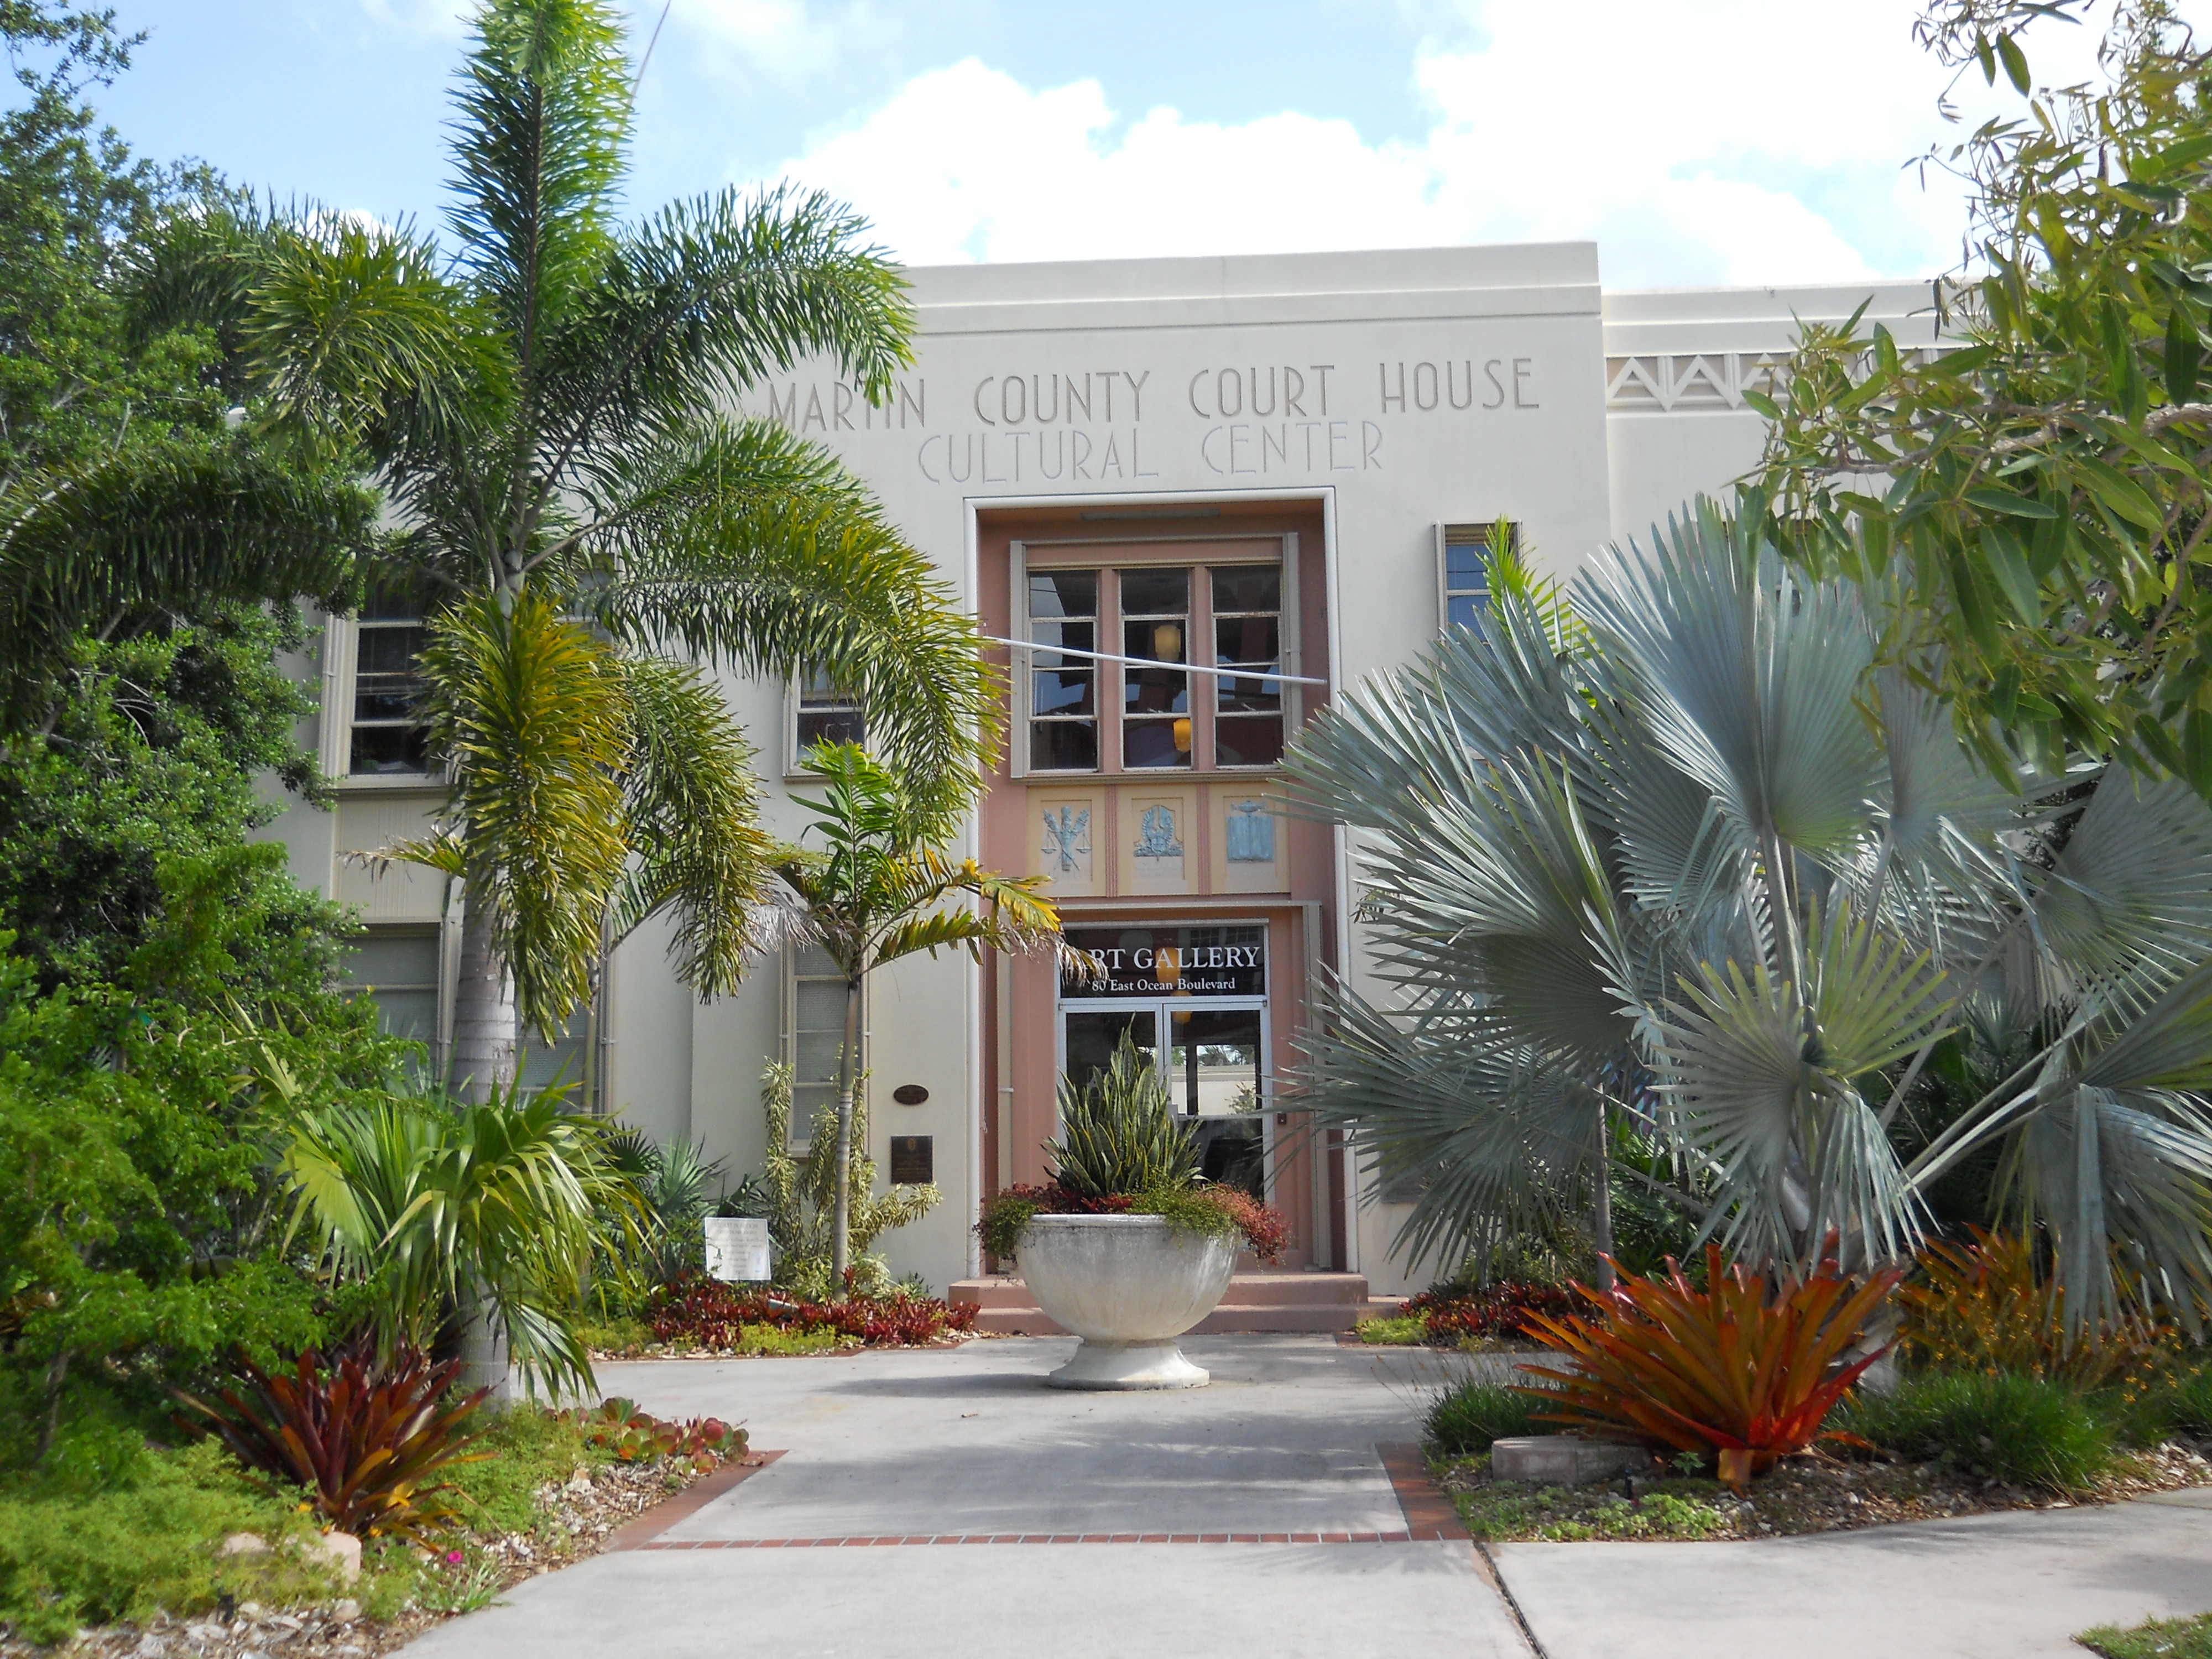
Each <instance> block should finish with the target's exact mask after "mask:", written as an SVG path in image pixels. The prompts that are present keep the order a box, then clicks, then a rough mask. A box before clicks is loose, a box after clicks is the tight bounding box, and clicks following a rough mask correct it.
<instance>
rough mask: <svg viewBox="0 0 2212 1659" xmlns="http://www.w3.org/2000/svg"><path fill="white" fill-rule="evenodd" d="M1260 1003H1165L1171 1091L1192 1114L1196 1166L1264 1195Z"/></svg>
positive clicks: (1227, 1184) (1186, 1113)
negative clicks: (1257, 1005)
mask: <svg viewBox="0 0 2212 1659" xmlns="http://www.w3.org/2000/svg"><path fill="white" fill-rule="evenodd" d="M1264 1012H1266V1011H1265V1010H1264V1009H1261V1008H1205V1007H1190V1006H1181V1005H1177V1004H1174V1003H1170V1005H1169V1006H1168V1009H1167V1018H1168V1032H1169V1036H1168V1051H1167V1055H1166V1067H1165V1069H1166V1072H1167V1076H1168V1092H1169V1095H1170V1097H1171V1098H1172V1099H1173V1100H1174V1101H1175V1103H1176V1111H1177V1112H1178V1113H1180V1114H1181V1115H1183V1116H1185V1117H1188V1118H1191V1119H1194V1120H1196V1121H1195V1122H1194V1124H1193V1126H1192V1127H1193V1129H1194V1133H1196V1135H1197V1137H1198V1147H1199V1173H1200V1174H1201V1175H1203V1176H1205V1177H1206V1179H1207V1180H1208V1181H1216V1182H1220V1183H1221V1184H1222V1185H1223V1186H1225V1187H1241V1188H1243V1189H1244V1190H1245V1191H1246V1192H1248V1193H1249V1194H1252V1196H1253V1197H1255V1198H1256V1199H1258V1200H1260V1201H1261V1203H1262V1204H1264V1203H1266V1202H1267V1120H1266V1118H1265V1116H1264V1115H1262V1114H1261V1110H1260V1081H1261V1060H1260V1056H1261V1016H1262V1015H1263V1014H1264Z"/></svg>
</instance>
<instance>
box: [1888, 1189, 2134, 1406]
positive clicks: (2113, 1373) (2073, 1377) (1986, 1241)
mask: <svg viewBox="0 0 2212 1659" xmlns="http://www.w3.org/2000/svg"><path fill="white" fill-rule="evenodd" d="M1897 1300H1898V1304H1899V1314H1900V1318H1899V1323H1898V1344H1899V1348H1900V1350H1901V1351H1902V1352H1904V1353H1905V1355H1906V1356H1908V1357H1909V1358H1911V1359H1912V1360H1914V1361H1916V1362H1917V1363H1918V1364H1924V1365H1928V1366H1930V1367H1933V1368H1936V1369H1939V1370H1967V1371H1978V1372H1981V1373H1983V1374H1984V1375H1985V1376H2032V1377H2035V1378H2037V1379H2038V1380H2039V1381H2045V1382H2051V1383H2063V1384H2065V1385H2066V1386H2068V1387H2069V1388H2074V1389H2097V1388H2101V1387H2103V1386H2105V1385H2106V1383H2112V1382H2114V1381H2117V1380H2118V1379H2120V1378H2121V1377H2123V1376H2126V1375H2127V1374H2128V1373H2129V1372H2130V1371H2146V1372H2147V1371H2148V1370H2149V1369H2150V1367H2151V1365H2152V1364H2153V1362H2154V1358H2155V1357H2156V1355H2157V1353H2158V1350H2159V1348H2160V1328H2159V1327H2158V1326H2157V1325H2156V1324H2155V1323H2154V1322H2152V1321H2150V1320H2148V1319H2144V1318H2142V1317H2140V1316H2135V1317H2124V1318H2121V1319H2118V1320H2116V1321H2113V1322H2111V1323H2109V1324H2107V1325H2106V1326H2105V1327H2104V1328H2101V1329H2098V1330H2093V1331H2085V1332H2081V1333H2080V1334H2069V1332H2068V1330H2067V1327H2066V1318H2065V1309H2064V1301H2065V1291H2064V1288H2063V1286H2061V1285H2057V1284H2056V1283H2053V1282H2052V1281H2051V1279H2050V1277H2049V1276H2048V1275H2047V1274H2046V1273H2043V1272H2041V1271H2039V1266H2038V1263H2037V1260H2036V1250H2035V1247H2034V1245H2033V1242H2032V1241H2030V1240H2028V1239H2027V1238H2023V1237H2020V1236H2018V1235H2016V1234H2007V1233H1998V1232H1991V1231H1989V1230H1988V1229H1987V1228H1984V1227H1976V1228H1973V1229H1972V1230H1971V1237H1970V1238H1968V1239H1967V1240H1966V1241H1965V1242H1954V1241H1951V1240H1944V1239H1938V1240H1936V1241H1934V1242H1932V1243H1929V1246H1928V1247H1927V1248H1926V1249H1923V1251H1921V1253H1920V1262H1919V1272H1918V1273H1917V1274H1916V1275H1915V1276H1914V1277H1913V1278H1912V1279H1911V1280H1909V1281H1907V1282H1906V1283H1905V1285H1904V1286H1903V1287H1902V1288H1900V1289H1899V1291H1898V1293H1897Z"/></svg>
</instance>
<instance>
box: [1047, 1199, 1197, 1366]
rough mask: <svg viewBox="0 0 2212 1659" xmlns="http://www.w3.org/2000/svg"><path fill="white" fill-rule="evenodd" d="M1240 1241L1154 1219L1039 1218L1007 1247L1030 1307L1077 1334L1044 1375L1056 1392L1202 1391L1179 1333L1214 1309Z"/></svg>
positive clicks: (1163, 1219) (1110, 1217)
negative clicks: (1068, 1354)
mask: <svg viewBox="0 0 2212 1659" xmlns="http://www.w3.org/2000/svg"><path fill="white" fill-rule="evenodd" d="M1014 1257H1015V1260H1016V1261H1017V1262H1018V1264H1019V1266H1020V1267H1021V1273H1022V1279H1023V1282H1024V1283H1025V1284H1026V1285H1028V1286H1029V1289H1030V1295H1031V1296H1033V1297H1036V1304H1037V1306H1038V1307H1039V1308H1040V1309H1042V1310H1043V1311H1044V1312H1045V1314H1046V1315H1047V1316H1049V1317H1050V1318H1051V1319H1053V1320H1054V1322H1056V1323H1057V1324H1058V1325H1059V1326H1060V1328H1061V1329H1062V1330H1066V1331H1072V1332H1073V1333H1074V1334H1076V1335H1077V1336H1079V1337H1081V1338H1082V1339H1083V1345H1082V1346H1080V1347H1079V1348H1077V1349H1076V1351H1075V1357H1074V1358H1073V1359H1071V1360H1069V1361H1068V1362H1067V1364H1065V1365H1062V1366H1061V1367H1060V1369H1059V1370H1056V1371H1054V1372H1053V1373H1052V1374H1051V1375H1050V1376H1048V1377H1046V1378H1045V1382H1046V1383H1047V1384H1048V1386H1049V1387H1052V1388H1055V1389H1202V1388H1204V1387H1205V1386H1206V1383H1207V1381H1208V1379H1207V1376H1206V1372H1205V1371H1204V1370H1201V1369H1200V1367H1198V1366H1196V1365H1194V1364H1191V1363H1190V1361H1189V1360H1188V1359H1186V1358H1183V1354H1182V1347H1181V1346H1178V1345H1177V1343H1176V1338H1177V1337H1179V1336H1181V1335H1182V1334H1183V1333H1184V1332H1185V1331H1187V1330H1188V1329H1189V1328H1191V1327H1192V1326H1194V1325H1195V1324H1197V1323H1198V1322H1199V1321H1200V1320H1201V1319H1203V1318H1205V1317H1206V1315H1208V1314H1209V1313H1212V1311H1213V1306H1214V1304H1216V1303H1217V1302H1218V1301H1220V1300H1221V1297H1222V1294H1223V1292H1225V1291H1227V1290H1228V1288H1229V1276H1230V1274H1231V1273H1234V1272H1235V1271H1236V1269H1237V1238H1236V1237H1234V1236H1233V1235H1232V1236H1231V1237H1218V1236H1216V1235H1212V1234H1208V1233H1195V1232H1190V1231H1175V1230H1173V1229H1171V1228H1170V1227H1169V1225H1168V1224H1167V1220H1166V1218H1164V1217H1163V1216H1156V1215H1039V1216H1032V1217H1030V1221H1029V1225H1027V1226H1025V1227H1024V1228H1023V1229H1022V1232H1021V1237H1020V1238H1019V1239H1018V1240H1017V1241H1016V1243H1015V1246H1014Z"/></svg>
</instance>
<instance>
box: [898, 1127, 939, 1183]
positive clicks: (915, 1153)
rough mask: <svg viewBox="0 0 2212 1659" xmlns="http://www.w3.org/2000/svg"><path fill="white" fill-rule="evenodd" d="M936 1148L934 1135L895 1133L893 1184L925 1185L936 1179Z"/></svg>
mask: <svg viewBox="0 0 2212 1659" xmlns="http://www.w3.org/2000/svg"><path fill="white" fill-rule="evenodd" d="M936 1148H937V1139H936V1137H935V1136H934V1135H893V1136H892V1137H891V1185H892V1186H894V1187H925V1186H927V1185H928V1184H929V1183H930V1182H933V1181H934V1180H936V1179H937V1151H936Z"/></svg>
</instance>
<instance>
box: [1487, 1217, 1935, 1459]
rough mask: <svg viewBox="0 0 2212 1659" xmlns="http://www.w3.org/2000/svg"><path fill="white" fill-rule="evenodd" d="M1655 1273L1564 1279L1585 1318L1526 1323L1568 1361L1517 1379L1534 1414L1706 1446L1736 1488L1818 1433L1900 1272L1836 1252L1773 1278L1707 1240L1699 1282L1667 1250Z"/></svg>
mask: <svg viewBox="0 0 2212 1659" xmlns="http://www.w3.org/2000/svg"><path fill="white" fill-rule="evenodd" d="M1667 1267H1668V1272H1667V1273H1666V1275H1665V1276H1664V1277H1663V1278H1652V1279H1639V1278H1636V1277H1634V1276H1632V1275H1628V1274H1623V1275H1622V1276H1621V1278H1620V1282H1619V1284H1618V1285H1616V1286H1615V1287H1614V1288H1613V1290H1612V1291H1593V1290H1589V1289H1587V1288H1586V1287H1584V1286H1583V1285H1577V1286H1576V1287H1575V1288H1576V1290H1577V1291H1579V1292H1580V1293H1581V1295H1582V1296H1583V1298H1584V1299H1585V1300H1586V1301H1587V1302H1588V1303H1589V1305H1590V1308H1591V1310H1592V1313H1591V1315H1590V1316H1584V1315H1581V1314H1565V1315H1561V1316H1558V1317H1556V1318H1555V1317H1553V1316H1549V1315H1546V1314H1541V1313H1532V1314H1530V1315H1528V1316H1527V1317H1526V1319H1525V1320H1524V1321H1523V1326H1524V1328H1526V1329H1527V1331H1528V1334H1530V1335H1532V1336H1534V1338H1535V1339H1536V1340H1538V1341H1540V1342H1541V1343H1543V1344H1544V1346H1547V1347H1548V1348H1553V1349H1556V1350H1557V1351H1558V1352H1559V1353H1561V1354H1562V1355H1564V1356H1565V1358H1566V1359H1567V1360H1568V1361H1569V1363H1568V1364H1565V1365H1564V1366H1561V1367H1559V1368H1558V1369H1556V1370H1555V1369H1553V1368H1552V1367H1549V1366H1544V1365H1523V1366H1522V1368H1521V1369H1522V1370H1524V1371H1526V1372H1528V1375H1529V1376H1532V1377H1534V1378H1539V1379H1541V1383H1540V1384H1539V1385H1538V1386H1534V1387H1528V1386H1523V1385H1520V1384H1516V1385H1514V1386H1515V1388H1516V1391H1517V1392H1520V1393H1522V1394H1527V1395H1534V1396H1535V1397H1536V1398H1537V1399H1540V1400H1541V1401H1543V1403H1544V1404H1545V1406H1546V1407H1548V1408H1549V1409H1547V1410H1544V1411H1541V1412H1538V1413H1535V1414H1536V1416H1537V1417H1538V1418H1539V1419H1543V1420H1546V1421H1548V1422H1553V1423H1563V1424H1566V1425H1569V1426H1571V1427H1574V1428H1582V1429H1589V1430H1594V1431H1596V1432H1597V1433H1599V1434H1601V1435H1606V1436H1609V1437H1613V1438H1617V1439H1627V1440H1640V1441H1642V1442H1644V1443H1645V1444H1646V1445H1651V1446H1659V1447H1671V1448H1673V1449H1674V1450H1676V1451H1680V1452H1692V1453H1697V1454H1699V1455H1705V1456H1710V1457H1711V1458H1712V1459H1713V1460H1714V1462H1716V1464H1717V1466H1718V1469H1719V1474H1720V1478H1721V1479H1722V1480H1724V1481H1726V1482H1727V1483H1728V1484H1729V1486H1733V1487H1735V1489H1736V1490H1737V1491H1738V1492H1741V1491H1742V1490H1743V1489H1744V1488H1745V1487H1746V1486H1748V1485H1749V1484H1750V1481H1751V1477H1752V1476H1753V1475H1754V1474H1762V1473H1764V1472H1765V1470H1767V1469H1770V1468H1772V1467H1773V1466H1774V1463H1775V1462H1776V1460H1777V1459H1778V1458H1781V1457H1783V1456H1785V1455H1788V1454H1790V1453H1791V1452H1799V1451H1802V1450H1804V1449H1806V1448H1807V1447H1808V1446H1810V1445H1811V1444H1812V1443H1813V1442H1814V1440H1815V1439H1816V1438H1837V1436H1832V1435H1830V1436H1823V1435H1822V1434H1821V1431H1820V1424H1821V1420H1822V1419H1825V1418H1826V1416H1827V1414H1828V1413H1829V1412H1830V1410H1832V1408H1833V1407H1834V1406H1835V1405H1836V1402H1837V1401H1839V1400H1841V1399H1842V1398H1843V1397H1844V1395H1845V1394H1847V1393H1849V1392H1850V1389H1851V1387H1852V1385H1853V1384H1854V1383H1857V1381H1858V1380H1859V1378H1860V1376H1863V1374H1864V1373H1865V1371H1866V1369H1867V1367H1868V1366H1869V1365H1871V1364H1874V1363H1875V1360H1877V1359H1879V1358H1881V1356H1882V1355H1883V1354H1884V1353H1886V1352H1888V1350H1887V1348H1886V1347H1884V1348H1877V1349H1875V1351H1874V1352H1871V1353H1867V1354H1863V1355H1861V1356H1859V1357H1858V1358H1851V1357H1850V1356H1851V1352H1852V1350H1853V1349H1854V1348H1855V1347H1856V1346H1857V1344H1858V1341H1859V1337H1860V1333H1861V1332H1862V1331H1863V1329H1864V1328H1865V1327H1866V1323H1867V1321H1868V1320H1869V1318H1870V1317H1871V1316H1873V1314H1874V1312H1875V1310H1876V1309H1877V1308H1879V1307H1880V1306H1881V1304H1882V1302H1883V1300H1884V1299H1885V1298H1886V1297H1887V1296H1888V1295H1889V1293H1890V1291H1892V1290H1893V1289H1894V1288H1895V1286H1896V1285H1897V1283H1898V1281H1899V1279H1902V1278H1903V1277H1904V1275H1903V1273H1900V1272H1899V1271H1897V1270H1894V1269H1885V1270H1883V1271H1882V1272H1880V1273H1874V1274H1872V1275H1870V1276H1869V1277H1868V1278H1867V1279H1865V1280H1863V1281H1860V1280H1856V1279H1852V1278H1850V1277H1848V1276H1847V1275H1845V1274H1844V1272H1843V1271H1842V1269H1841V1268H1839V1267H1838V1266H1837V1264H1836V1263H1835V1262H1834V1261H1823V1262H1821V1263H1820V1266H1819V1267H1816V1268H1815V1269H1814V1271H1813V1273H1811V1274H1810V1275H1808V1277H1806V1278H1804V1279H1784V1280H1783V1281H1782V1283H1781V1284H1780V1285H1776V1286H1773V1287H1770V1286H1769V1285H1768V1284H1767V1281H1766V1279H1765V1275H1764V1274H1759V1273H1748V1272H1747V1271H1746V1270H1745V1269H1744V1268H1743V1267H1742V1266H1741V1264H1737V1265H1735V1266H1732V1267H1727V1268H1725V1269H1724V1268H1723V1267H1722V1266H1721V1252H1720V1246H1718V1245H1717V1244H1708V1245H1707V1246H1706V1247H1705V1283H1706V1285H1707V1286H1708V1287H1709V1288H1707V1289H1705V1290H1699V1288H1697V1287H1696V1286H1695V1285H1692V1284H1691V1282H1690V1281H1689V1279H1687V1278H1686V1276H1685V1275H1684V1273H1683V1272H1682V1270H1681V1268H1680V1267H1679V1266H1678V1265H1677V1264H1676V1263H1675V1262H1674V1261H1673V1260H1672V1259H1671V1258H1670V1259H1669V1260H1668V1264H1667Z"/></svg>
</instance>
